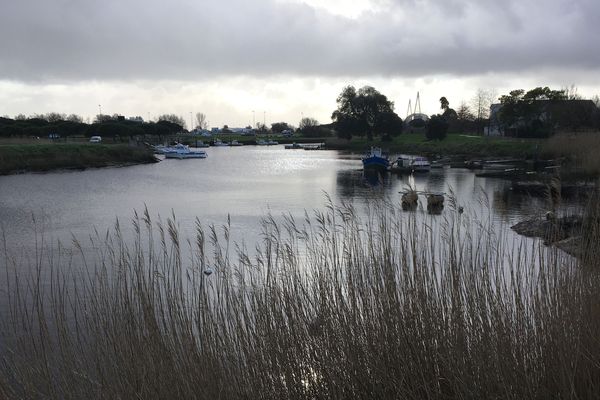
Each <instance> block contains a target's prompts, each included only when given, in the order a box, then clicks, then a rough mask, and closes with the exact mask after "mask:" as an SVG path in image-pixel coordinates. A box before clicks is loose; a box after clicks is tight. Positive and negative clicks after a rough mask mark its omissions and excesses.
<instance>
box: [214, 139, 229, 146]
mask: <svg viewBox="0 0 600 400" xmlns="http://www.w3.org/2000/svg"><path fill="white" fill-rule="evenodd" d="M213 146H214V147H225V146H229V143H223V142H222V141H221V140H220V139H215V141H214V142H213Z"/></svg>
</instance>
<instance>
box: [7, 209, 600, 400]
mask: <svg viewBox="0 0 600 400" xmlns="http://www.w3.org/2000/svg"><path fill="white" fill-rule="evenodd" d="M448 203H449V210H448V212H447V218H444V219H443V220H441V219H438V220H437V222H435V223H434V221H431V220H426V219H425V220H423V221H422V223H421V222H418V220H417V219H415V218H413V217H414V215H415V214H411V213H404V212H402V211H401V210H400V209H399V208H398V207H397V206H393V205H390V204H389V203H384V202H382V203H374V204H372V206H373V209H372V210H371V212H370V213H369V217H368V218H365V219H364V220H361V218H359V217H358V216H357V215H358V213H357V212H356V210H354V209H353V208H352V207H351V206H350V205H347V206H344V207H335V206H331V207H328V208H327V209H326V210H325V211H323V212H322V213H316V215H314V216H313V217H312V218H311V217H309V216H307V217H306V219H305V220H303V221H295V220H293V219H292V218H291V217H288V218H287V219H285V220H284V221H283V222H282V223H276V222H275V220H274V219H272V218H269V217H267V218H265V220H264V223H263V226H262V230H263V233H264V235H263V239H262V240H261V242H260V243H257V244H256V245H257V251H256V254H248V253H247V252H246V251H245V250H244V248H245V247H244V246H242V247H237V246H234V245H233V244H232V243H229V237H230V229H231V227H230V226H228V225H227V224H226V225H225V226H223V227H209V228H207V229H206V230H205V229H203V227H202V226H201V224H200V223H199V222H198V223H197V227H198V228H197V231H196V232H195V236H194V238H193V240H191V241H186V240H185V238H181V237H180V234H179V232H178V230H177V228H176V227H177V226H178V224H177V222H176V221H173V220H167V221H164V220H162V221H164V222H154V221H152V220H151V217H150V216H149V215H148V213H144V214H142V215H139V216H136V217H135V218H134V220H133V229H132V230H133V232H131V233H132V234H129V235H127V234H123V233H122V232H121V229H124V227H122V228H119V226H116V227H115V230H114V231H113V233H112V234H111V235H108V234H107V235H106V236H105V235H104V234H101V235H99V236H97V237H96V239H95V240H94V241H93V243H89V242H88V241H87V240H86V241H85V242H84V243H82V244H81V245H80V244H75V245H74V250H63V251H62V252H61V250H60V249H59V248H53V249H50V250H48V249H46V250H43V249H39V251H38V252H36V253H35V257H33V258H32V259H29V262H30V263H31V264H30V266H29V268H30V269H28V268H27V265H26V264H27V261H26V260H22V261H21V262H19V261H18V259H17V258H14V257H12V256H10V254H6V253H5V254H3V255H2V256H0V267H2V268H1V269H0V271H2V270H4V269H5V270H6V271H2V275H3V276H6V277H7V279H8V283H6V285H5V286H6V287H5V288H2V290H3V291H2V293H4V295H3V297H4V298H6V299H7V300H6V301H8V303H9V305H10V306H9V307H8V310H9V312H8V313H7V315H6V321H5V322H6V325H4V326H0V328H2V329H0V333H2V334H4V335H6V337H1V338H0V339H2V340H1V341H0V343H2V344H3V345H4V350H5V353H4V357H3V358H1V361H0V395H1V397H3V398H7V399H12V398H15V399H16V398H30V399H38V398H39V399H45V398H64V399H77V398H86V399H96V398H98V399H108V398H111V399H112V398H115V399H116V398H119V399H133V398H142V399H151V398H157V399H158V398H165V399H166V398H177V399H196V398H207V399H208V398H223V399H282V398H285V399H316V398H331V399H344V398H352V399H373V398H375V399H388V398H389V399H392V398H398V399H459V398H460V399H547V398H560V399H592V398H596V396H597V394H598V393H600V367H599V365H600V341H598V337H600V274H599V270H598V269H597V266H598V260H600V250H598V248H597V245H596V243H597V241H598V238H599V236H598V219H596V218H590V221H592V222H593V224H594V226H593V227H588V228H587V229H588V230H589V231H588V235H587V236H588V237H589V243H590V245H589V246H588V250H589V251H588V252H587V253H586V254H587V256H586V257H584V258H583V260H584V261H576V260H574V259H572V258H570V257H567V256H565V255H564V254H563V253H561V252H559V251H557V250H556V249H551V248H546V247H544V246H542V245H541V243H540V244H539V245H532V246H530V245H523V244H522V245H518V244H514V243H505V242H504V241H503V239H502V238H503V237H504V236H503V234H502V232H495V231H494V225H490V223H489V221H490V220H491V218H488V217H486V216H483V217H482V216H480V215H474V214H473V215H471V213H470V212H469V210H466V212H465V213H459V212H458V211H457V210H456V208H455V207H454V205H453V204H454V202H453V201H452V199H450V201H449V202H448ZM438 224H439V225H438ZM126 237H131V240H129V239H125V238H126ZM252 245H253V244H250V246H249V247H250V248H252ZM90 249H95V251H97V253H96V254H95V255H94V254H90V253H89V251H91V250H90ZM80 252H81V254H80ZM84 252H85V253H84ZM78 254H79V255H78ZM23 264H25V265H23ZM30 271H31V272H30ZM40 276H41V279H40V278H38V277H40ZM11 335H12V336H11Z"/></svg>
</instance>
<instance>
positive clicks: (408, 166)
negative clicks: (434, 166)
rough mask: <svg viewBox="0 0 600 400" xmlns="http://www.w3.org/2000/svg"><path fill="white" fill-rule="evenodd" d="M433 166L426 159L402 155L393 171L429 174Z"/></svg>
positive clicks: (395, 163)
mask: <svg viewBox="0 0 600 400" xmlns="http://www.w3.org/2000/svg"><path fill="white" fill-rule="evenodd" d="M430 169H431V164H430V163H429V160H428V159H427V158H426V157H421V156H410V155H401V156H399V157H398V159H397V160H396V162H394V165H393V167H392V170H393V171H399V172H429V170H430Z"/></svg>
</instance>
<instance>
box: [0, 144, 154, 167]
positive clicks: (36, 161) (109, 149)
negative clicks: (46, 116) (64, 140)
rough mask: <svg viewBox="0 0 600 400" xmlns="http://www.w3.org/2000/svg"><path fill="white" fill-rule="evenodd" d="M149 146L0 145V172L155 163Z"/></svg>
mask: <svg viewBox="0 0 600 400" xmlns="http://www.w3.org/2000/svg"><path fill="white" fill-rule="evenodd" d="M154 160H155V158H154V156H153V154H152V152H150V151H149V150H148V149H145V148H140V147H130V146H128V145H105V144H58V143H56V144H10V145H2V146H0V174H10V173H15V172H27V171H48V170H53V169H63V168H88V167H105V166H111V165H126V164H137V163H148V162H154Z"/></svg>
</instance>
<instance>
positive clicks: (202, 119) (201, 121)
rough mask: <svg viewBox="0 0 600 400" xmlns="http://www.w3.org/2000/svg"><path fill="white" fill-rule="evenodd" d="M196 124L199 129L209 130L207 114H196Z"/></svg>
mask: <svg viewBox="0 0 600 400" xmlns="http://www.w3.org/2000/svg"><path fill="white" fill-rule="evenodd" d="M196 122H197V126H196V127H197V128H200V129H208V121H207V120H206V114H204V113H201V112H199V113H196Z"/></svg>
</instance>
